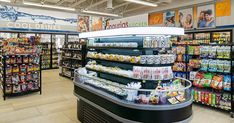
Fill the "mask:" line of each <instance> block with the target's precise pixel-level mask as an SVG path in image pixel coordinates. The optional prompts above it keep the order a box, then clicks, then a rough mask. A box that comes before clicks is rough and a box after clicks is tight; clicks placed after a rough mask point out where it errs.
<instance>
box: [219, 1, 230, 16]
mask: <svg viewBox="0 0 234 123" xmlns="http://www.w3.org/2000/svg"><path fill="white" fill-rule="evenodd" d="M215 11H216V17H222V16H231V0H218V1H217V2H216V5H215Z"/></svg>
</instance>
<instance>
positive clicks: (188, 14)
mask: <svg viewBox="0 0 234 123" xmlns="http://www.w3.org/2000/svg"><path fill="white" fill-rule="evenodd" d="M178 19H179V20H178V27H182V28H184V29H192V28H193V8H188V9H182V10H179V12H178Z"/></svg>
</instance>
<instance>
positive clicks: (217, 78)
mask: <svg viewBox="0 0 234 123" xmlns="http://www.w3.org/2000/svg"><path fill="white" fill-rule="evenodd" d="M222 82H223V76H222V75H216V76H214V77H213V79H212V82H211V85H210V86H211V87H212V88H214V89H221V88H220V87H218V85H219V84H220V83H222Z"/></svg>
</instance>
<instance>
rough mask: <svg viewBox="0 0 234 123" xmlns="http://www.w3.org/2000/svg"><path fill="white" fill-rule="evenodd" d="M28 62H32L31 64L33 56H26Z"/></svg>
mask: <svg viewBox="0 0 234 123" xmlns="http://www.w3.org/2000/svg"><path fill="white" fill-rule="evenodd" d="M28 62H29V63H32V62H33V55H29V56H28Z"/></svg>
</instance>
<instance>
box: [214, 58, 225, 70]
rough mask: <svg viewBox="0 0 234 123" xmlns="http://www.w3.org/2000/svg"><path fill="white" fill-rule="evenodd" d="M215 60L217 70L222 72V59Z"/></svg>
mask: <svg viewBox="0 0 234 123" xmlns="http://www.w3.org/2000/svg"><path fill="white" fill-rule="evenodd" d="M216 61H217V72H223V70H224V68H223V64H224V62H223V61H222V60H216Z"/></svg>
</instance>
